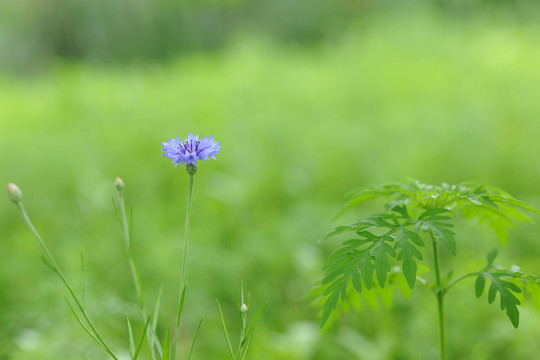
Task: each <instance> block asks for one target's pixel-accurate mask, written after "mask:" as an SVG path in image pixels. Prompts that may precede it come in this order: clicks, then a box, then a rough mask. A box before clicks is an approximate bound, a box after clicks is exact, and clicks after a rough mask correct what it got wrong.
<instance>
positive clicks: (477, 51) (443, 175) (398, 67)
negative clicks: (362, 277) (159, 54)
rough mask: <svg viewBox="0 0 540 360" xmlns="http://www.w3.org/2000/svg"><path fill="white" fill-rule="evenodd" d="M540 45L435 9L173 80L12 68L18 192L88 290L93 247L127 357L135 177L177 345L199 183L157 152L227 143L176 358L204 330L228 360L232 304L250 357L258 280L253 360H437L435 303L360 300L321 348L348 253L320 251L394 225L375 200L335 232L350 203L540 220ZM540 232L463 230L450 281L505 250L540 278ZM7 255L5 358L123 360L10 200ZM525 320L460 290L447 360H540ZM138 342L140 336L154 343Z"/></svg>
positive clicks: (109, 68)
mask: <svg viewBox="0 0 540 360" xmlns="http://www.w3.org/2000/svg"><path fill="white" fill-rule="evenodd" d="M539 38H540V26H539V25H538V24H537V23H535V22H534V21H520V20H518V19H516V18H513V17H506V16H503V15H500V16H496V15H493V16H481V17H480V16H479V17H464V18H460V17H458V16H444V15H440V14H439V13H438V12H434V11H428V10H418V11H414V12H407V13H406V14H402V13H399V12H386V13H384V14H377V13H374V14H371V16H370V17H367V18H364V19H362V21H357V22H350V23H348V24H347V26H346V28H345V29H342V30H341V32H340V33H339V36H338V35H335V34H334V35H332V36H329V38H328V39H327V40H324V41H320V42H316V43H313V44H308V45H305V44H302V45H299V44H295V43H294V42H277V41H274V40H272V39H271V38H270V37H266V36H264V35H259V34H249V33H248V32H243V33H240V34H238V35H237V36H234V37H231V39H230V40H229V41H228V42H227V45H226V46H224V47H223V48H222V49H217V50H215V51H210V52H206V51H200V52H197V51H196V52H191V53H189V54H185V55H183V56H180V57H175V58H171V59H168V60H166V61H162V62H159V61H155V62H141V63H139V62H126V63H125V64H124V63H121V62H116V63H112V64H99V63H92V62H83V61H76V60H73V61H68V60H58V61H56V62H54V65H53V66H51V67H50V68H49V69H48V70H47V71H44V72H41V73H38V74H23V75H21V74H13V73H11V72H8V71H4V72H2V73H1V75H0V184H5V185H7V184H8V183H9V182H14V183H16V184H17V185H18V186H19V187H20V188H21V189H22V191H23V193H24V202H25V207H26V209H27V211H28V213H29V214H30V217H31V218H32V220H33V222H34V224H35V226H36V227H37V228H38V230H39V231H40V233H41V235H42V237H43V238H44V240H45V241H46V242H47V244H48V245H49V247H50V249H51V251H52V252H53V253H54V255H55V257H56V259H57V261H58V263H59V265H60V267H61V268H62V269H63V271H64V273H66V275H67V277H68V278H69V279H70V281H72V283H73V284H75V288H76V289H77V290H78V289H79V282H80V273H81V263H80V252H81V250H82V252H83V253H84V259H85V283H86V303H87V307H88V309H89V312H90V313H91V314H92V316H93V317H94V319H95V322H96V325H97V326H98V327H99V328H100V329H101V331H102V332H103V334H104V336H105V337H106V338H107V340H108V342H109V343H110V344H111V346H112V347H113V348H114V349H115V350H116V351H117V352H118V354H120V355H122V356H123V358H124V359H127V358H128V356H129V345H128V342H127V327H126V323H125V316H126V313H127V314H129V315H130V316H132V318H133V319H138V318H137V316H136V308H135V306H134V303H135V302H136V293H135V290H134V287H133V284H132V281H131V277H130V273H129V264H128V261H127V257H126V254H125V249H124V247H123V242H122V241H123V240H122V232H121V227H120V225H119V223H118V220H117V218H116V216H115V213H114V209H113V205H112V202H111V198H112V197H113V196H114V194H115V190H114V179H115V178H116V177H117V176H120V177H121V178H122V179H123V180H124V182H125V186H126V189H125V195H126V199H127V202H128V204H131V205H132V209H133V228H132V231H133V251H134V254H135V258H136V261H137V263H138V266H139V271H140V273H141V278H142V285H143V288H144V292H145V301H146V303H148V304H150V305H151V306H153V304H154V302H155V301H156V297H157V293H158V292H159V289H160V287H162V286H163V289H164V291H163V298H162V304H161V311H160V315H159V319H158V328H157V332H158V334H159V335H160V336H163V334H164V333H165V331H166V328H167V326H168V325H169V324H172V323H173V322H174V316H175V315H174V314H175V312H174V311H175V310H174V309H175V306H176V303H175V302H176V295H177V293H178V279H179V276H180V266H181V261H182V256H181V255H182V238H183V232H184V217H185V204H186V197H187V186H188V175H187V174H186V172H185V170H184V168H183V167H180V166H179V167H177V168H174V167H173V165H172V164H170V161H169V160H168V159H166V158H164V157H162V156H161V154H160V148H161V146H160V142H162V141H166V140H167V139H168V137H176V136H180V138H182V139H183V138H185V137H186V136H187V134H188V133H189V132H192V133H193V134H200V135H201V136H204V135H206V134H211V135H213V136H214V137H215V139H216V140H217V141H219V142H220V143H221V144H222V149H221V151H220V153H219V154H218V155H217V161H208V162H206V163H203V164H201V165H200V166H199V170H198V172H197V175H196V179H195V193H194V199H193V209H192V211H193V212H192V217H191V230H190V231H191V238H190V259H189V268H188V274H187V277H188V288H187V292H186V300H185V310H184V313H183V314H182V328H181V338H180V345H179V358H185V357H186V353H187V351H188V348H189V345H190V344H191V340H192V337H193V334H194V331H195V329H196V326H197V323H198V321H199V319H200V318H203V319H204V320H203V325H202V328H201V331H200V333H199V336H198V338H197V342H196V345H195V349H194V354H193V357H192V358H193V359H228V358H229V357H228V350H227V343H226V340H225V337H224V335H223V332H222V329H221V322H220V318H219V312H218V308H217V305H216V299H219V301H220V303H221V305H222V307H223V310H224V316H225V318H226V320H227V321H228V323H229V324H231V325H230V328H231V336H232V338H234V339H235V341H236V333H237V330H238V321H237V316H236V310H235V308H236V293H237V290H238V289H239V287H240V284H241V282H242V281H243V284H244V288H245V290H246V292H247V293H249V294H250V296H249V304H248V306H249V309H250V312H249V316H250V318H252V317H254V316H255V314H256V313H257V312H258V310H259V309H260V308H261V307H262V306H263V305H264V304H266V305H265V309H264V312H263V314H262V316H261V318H260V320H259V322H258V324H257V327H256V330H255V335H254V338H253V343H252V345H251V349H250V356H249V358H251V359H257V360H266V359H268V360H273V359H284V360H287V359H291V360H292V359H295V360H303V359H306V360H307V359H313V360H315V359H337V360H339V359H369V360H378V359H381V360H386V359H388V360H390V359H393V360H398V359H399V360H409V359H411V360H413V359H414V360H417V359H434V358H437V356H438V337H437V333H436V330H437V328H436V323H435V318H436V306H435V305H436V304H435V302H434V301H433V299H432V296H431V295H430V291H429V290H428V289H425V288H422V287H421V286H419V287H416V288H415V289H414V291H413V292H412V294H410V298H409V299H406V298H405V297H404V296H402V295H399V294H397V295H396V296H395V297H394V298H393V299H392V301H391V303H392V304H391V305H390V304H389V301H386V302H385V301H382V300H379V301H376V302H375V303H374V304H371V305H370V304H368V302H367V301H365V300H361V301H359V302H356V305H351V304H349V303H344V304H343V306H340V311H339V316H333V317H332V318H331V320H330V322H329V324H328V325H327V326H326V327H325V328H324V329H322V330H320V329H319V319H320V304H319V302H318V300H317V298H316V296H314V295H313V291H312V290H313V288H314V287H315V286H316V283H317V282H319V281H320V280H321V278H322V276H323V273H322V271H321V266H322V264H323V262H324V261H325V260H326V258H327V257H328V256H329V255H330V254H331V252H332V251H333V250H334V249H336V248H337V246H338V244H340V242H341V241H340V240H339V239H329V240H325V241H323V242H319V240H320V239H322V238H323V237H324V235H325V234H326V233H328V232H329V231H331V230H332V229H333V227H334V226H336V225H337V224H338V223H343V222H346V221H347V220H348V219H349V220H353V219H356V218H358V217H361V216H363V215H367V214H370V213H372V212H375V211H377V209H380V208H381V204H382V203H381V202H379V201H374V202H367V203H365V204H363V205H360V206H358V207H356V208H354V209H353V211H351V212H350V213H348V214H346V215H344V216H343V218H341V219H339V220H334V219H333V217H334V216H335V215H336V214H337V213H338V212H340V210H341V209H342V208H343V206H344V204H345V201H346V198H345V194H346V193H347V192H348V191H350V190H353V189H355V188H358V187H362V186H367V185H371V184H379V183H384V182H391V181H400V180H403V179H407V178H416V179H419V180H420V181H422V182H426V183H433V184H441V183H443V182H448V183H451V184H454V183H459V182H463V181H468V180H474V181H478V182H481V183H487V184H491V185H494V186H497V187H501V188H503V189H505V190H507V191H508V192H510V193H511V194H512V195H513V196H515V197H516V198H518V199H521V200H525V201H527V202H529V203H531V204H532V205H534V206H536V207H540V180H539V179H540V141H539V136H540V101H539V96H538V94H539V93H540V88H539V86H540V85H539V84H540V66H539V64H540V47H539V46H538V39H539ZM531 219H532V222H531V223H525V224H522V225H521V226H520V227H517V228H515V229H513V230H512V231H511V232H510V234H509V239H508V242H507V243H506V244H502V243H501V242H500V241H499V240H498V239H497V237H496V236H495V234H494V233H493V232H492V231H490V230H489V229H487V228H486V227H484V226H483V224H479V223H478V224H477V223H466V222H464V221H461V220H459V219H458V220H457V223H458V226H457V227H456V233H457V236H456V240H457V244H458V248H457V251H458V253H459V254H460V256H461V255H463V257H459V259H461V260H460V261H459V262H457V261H456V259H454V258H453V257H452V256H451V255H450V254H449V253H448V252H442V253H441V256H442V259H441V261H442V268H443V271H444V269H445V266H447V267H450V266H452V267H453V268H455V269H456V271H458V272H459V273H463V272H467V271H470V270H471V269H476V268H478V267H479V266H480V267H481V266H483V264H484V262H485V255H484V254H485V253H486V252H487V251H488V250H489V249H491V248H493V247H499V248H500V249H501V251H500V253H501V255H500V258H499V262H500V263H501V264H504V265H505V266H511V265H513V264H515V263H518V264H519V265H520V266H521V270H522V271H523V272H525V273H532V274H537V275H538V274H540V261H539V259H540V243H539V236H540V235H539V234H540V226H539V223H540V217H539V216H538V215H534V214H531ZM0 243H1V247H0V289H1V290H0V359H6V360H8V359H9V360H25V359H41V360H53V359H73V360H78V359H107V354H106V353H105V352H103V351H102V350H101V349H99V347H98V346H96V345H95V344H94V343H92V342H91V339H90V338H89V337H88V336H87V334H85V333H84V331H83V330H82V329H81V328H80V327H79V325H78V324H77V322H76V320H75V319H74V318H73V315H72V314H71V312H70V310H69V308H68V306H67V305H66V303H65V300H64V299H63V298H64V296H66V293H65V290H64V288H63V287H62V285H61V283H60V282H59V281H58V279H57V278H56V277H55V275H54V273H52V272H51V271H50V270H49V269H48V268H47V267H46V266H45V265H44V264H43V262H42V261H41V260H40V252H39V247H38V246H37V244H36V243H35V241H34V239H33V238H32V236H31V234H30V232H29V231H28V229H27V228H26V226H25V224H24V222H23V221H22V219H21V217H20V215H19V214H18V211H17V209H16V207H15V206H13V204H11V203H10V202H9V201H8V200H7V199H5V201H3V202H2V203H1V204H0ZM462 259H466V260H462ZM427 262H428V263H429V260H428V261H427ZM524 303H525V306H524V307H520V312H521V322H520V327H519V329H518V330H515V329H514V328H513V327H512V326H511V324H510V322H509V321H508V319H507V318H506V316H505V314H504V312H502V311H501V310H500V309H499V306H498V299H497V300H496V301H495V304H493V305H488V304H487V300H486V298H485V297H484V298H481V299H477V298H476V297H475V295H474V280H468V281H464V282H463V283H462V284H459V286H456V288H455V289H454V290H453V292H452V294H450V295H449V297H448V303H447V317H448V318H447V327H448V328H447V331H448V346H449V349H448V353H449V358H450V359H475V360H483V359H486V360H487V359H534V358H535V357H536V356H537V354H538V353H539V351H540V343H539V342H538V334H539V333H540V312H539V311H538V310H539V309H537V308H536V307H535V304H533V303H532V302H531V301H528V299H527V298H526V297H525V299H524ZM358 304H360V306H359V305H358ZM373 305H375V306H373ZM389 305H390V306H389ZM133 325H134V330H135V332H136V333H140V332H141V331H142V328H143V325H144V324H143V323H142V322H140V321H139V322H138V321H134V324H133ZM146 356H147V353H146V352H143V354H142V357H143V358H144V359H146V358H147V357H146Z"/></svg>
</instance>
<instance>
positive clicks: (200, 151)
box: [161, 133, 221, 167]
mask: <svg viewBox="0 0 540 360" xmlns="http://www.w3.org/2000/svg"><path fill="white" fill-rule="evenodd" d="M161 146H163V148H162V149H161V151H163V154H162V155H163V156H165V157H168V158H169V159H172V163H173V164H174V167H176V166H178V164H180V165H183V164H190V165H194V166H197V160H202V161H206V160H210V159H211V158H212V159H214V160H215V159H216V158H215V156H216V155H217V153H218V152H219V149H221V145H220V144H219V143H218V142H217V141H214V137H213V136H210V135H207V136H205V137H204V138H202V139H201V140H199V135H195V136H193V135H192V134H191V133H189V135H188V138H187V139H185V140H184V141H180V136H177V137H176V139H171V138H169V141H168V142H162V143H161Z"/></svg>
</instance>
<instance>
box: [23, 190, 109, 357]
mask: <svg viewBox="0 0 540 360" xmlns="http://www.w3.org/2000/svg"><path fill="white" fill-rule="evenodd" d="M17 206H18V207H19V210H20V211H21V214H22V217H23V218H24V221H25V222H26V224H27V225H28V228H29V229H30V231H31V232H32V234H33V235H34V237H35V238H36V240H37V242H38V244H39V246H40V248H41V250H42V252H43V254H44V255H45V260H46V262H47V264H48V265H49V266H50V267H51V269H52V270H53V271H54V272H55V273H56V274H57V275H58V277H59V278H60V280H61V281H62V283H64V285H65V287H66V289H67V290H68V292H69V294H70V295H71V297H72V298H73V301H75V304H76V305H77V307H78V308H79V310H80V312H81V314H82V315H83V317H84V319H85V320H86V322H87V323H88V326H89V327H90V330H91V331H92V335H93V336H95V338H94V339H95V340H96V341H97V342H98V344H100V345H101V346H102V347H103V349H104V350H105V351H106V352H107V353H108V354H109V355H110V356H111V357H112V358H113V359H115V360H118V358H117V357H116V356H115V355H114V353H113V352H112V350H111V349H110V348H109V346H108V345H107V343H105V340H103V338H102V337H101V335H100V334H99V332H98V330H97V329H96V327H95V325H94V323H93V322H92V320H90V316H89V315H88V313H87V312H86V310H85V308H84V306H83V305H82V303H81V301H80V300H79V298H78V297H77V295H75V292H74V291H73V288H72V287H71V285H69V283H68V281H67V279H66V277H65V276H64V274H63V273H62V271H61V270H60V268H59V267H58V265H57V264H56V261H55V260H54V257H53V256H52V254H51V252H50V251H49V249H48V248H47V245H45V242H43V240H42V239H41V236H40V235H39V233H38V232H37V230H36V228H35V227H34V225H33V224H32V222H31V221H30V218H29V217H28V214H27V213H26V210H25V209H24V206H23V204H22V202H20V201H19V202H17Z"/></svg>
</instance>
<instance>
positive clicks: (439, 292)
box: [430, 232, 446, 360]
mask: <svg viewBox="0 0 540 360" xmlns="http://www.w3.org/2000/svg"><path fill="white" fill-rule="evenodd" d="M430 235H431V243H432V245H433V262H434V265H435V281H436V285H435V296H436V297H437V312H438V313H439V335H440V348H441V360H446V331H445V321H444V296H445V294H446V289H444V288H443V287H442V282H441V271H440V269H439V254H438V251H437V240H436V239H435V237H434V236H433V233H431V232H430Z"/></svg>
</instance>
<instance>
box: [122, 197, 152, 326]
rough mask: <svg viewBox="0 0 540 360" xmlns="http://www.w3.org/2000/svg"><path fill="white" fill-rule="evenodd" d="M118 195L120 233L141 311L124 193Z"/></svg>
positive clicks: (138, 281) (141, 304)
mask: <svg viewBox="0 0 540 360" xmlns="http://www.w3.org/2000/svg"><path fill="white" fill-rule="evenodd" d="M118 194H119V198H120V201H119V207H120V216H121V220H122V233H123V235H124V241H125V245H126V251H127V254H128V259H129V267H130V269H131V276H132V278H133V283H134V284H135V291H136V292H137V298H138V299H139V306H140V307H141V309H143V308H144V298H143V292H142V286H141V278H140V276H139V272H138V271H137V265H136V264H135V259H134V257H133V251H132V240H131V232H130V231H129V224H128V221H127V216H126V205H125V201H124V192H123V191H122V190H119V191H118ZM144 320H146V317H144Z"/></svg>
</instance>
